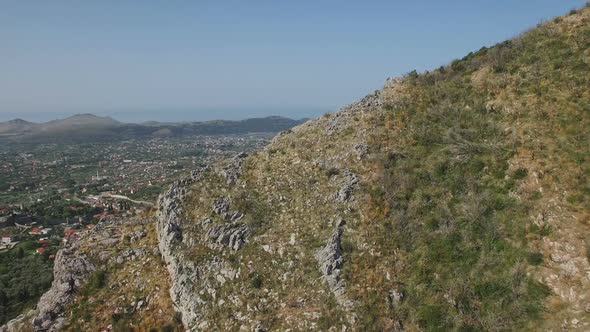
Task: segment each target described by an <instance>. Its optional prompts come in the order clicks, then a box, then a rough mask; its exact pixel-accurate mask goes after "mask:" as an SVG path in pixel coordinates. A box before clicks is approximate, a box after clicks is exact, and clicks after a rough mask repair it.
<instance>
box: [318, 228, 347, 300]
mask: <svg viewBox="0 0 590 332" xmlns="http://www.w3.org/2000/svg"><path fill="white" fill-rule="evenodd" d="M345 224H346V222H345V221H344V220H343V219H340V220H338V222H337V224H336V227H335V228H334V231H333V232H332V235H331V236H330V239H328V243H326V245H325V246H324V247H323V248H322V249H320V250H319V251H318V252H317V253H316V255H315V257H316V259H317V261H318V263H319V267H320V271H321V272H322V276H323V278H324V280H325V281H326V283H327V284H328V287H329V288H330V290H331V291H332V293H333V294H334V296H335V297H336V300H337V301H338V303H339V304H340V305H341V306H343V307H345V308H348V309H349V308H351V307H352V305H353V303H352V302H351V301H350V300H348V298H347V297H346V284H345V282H344V280H343V279H342V266H343V264H344V257H343V255H342V233H343V232H344V225H345Z"/></svg>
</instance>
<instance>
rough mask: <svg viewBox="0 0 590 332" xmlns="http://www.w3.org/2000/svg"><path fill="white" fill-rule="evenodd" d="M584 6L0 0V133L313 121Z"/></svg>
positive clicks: (477, 0) (557, 0)
mask: <svg viewBox="0 0 590 332" xmlns="http://www.w3.org/2000/svg"><path fill="white" fill-rule="evenodd" d="M584 3H585V0H580V1H577V0H518V1H516V0H496V1H483V0H469V1H468V0H462V1H452V0H450V1H354V2H353V1H322V0H315V1H303V0H301V1H220V0H218V1H196V0H195V1H164V0H162V1H108V0H101V1H26V0H14V1H9V0H6V1H2V2H0V121H1V120H6V119H8V118H13V117H16V116H18V117H21V118H25V119H28V120H33V121H40V120H47V119H48V118H52V117H56V116H61V115H67V114H73V113H86V112H92V113H96V114H101V115H112V116H114V117H116V118H119V119H121V120H124V121H143V120H149V119H154V120H167V119H168V120H171V121H178V120H203V119H213V118H231V119H235V118H247V117H253V116H263V115H270V114H277V115H285V116H291V117H295V118H299V117H306V116H315V115H318V114H321V113H323V112H326V111H333V110H335V109H337V108H338V107H340V106H342V105H343V104H346V103H350V102H352V101H354V100H356V99H358V98H359V97H362V96H363V95H365V94H367V93H369V92H371V91H373V90H375V89H378V88H380V87H381V86H382V84H383V82H384V80H385V79H386V78H387V77H388V76H397V75H400V74H403V73H406V72H408V71H410V70H412V69H417V70H419V71H421V70H426V69H431V68H435V67H438V66H440V65H442V64H446V63H448V62H450V61H451V60H452V59H454V58H458V57H462V56H463V55H465V54H466V53H468V52H469V51H472V50H476V49H479V48H480V47H481V46H484V45H492V44H494V43H496V42H499V41H502V40H504V39H507V38H510V37H512V36H514V35H517V34H518V33H520V32H522V31H524V30H526V29H527V28H529V27H532V26H534V25H536V24H537V23H539V22H541V21H542V20H543V19H548V18H551V17H553V16H557V15H561V14H564V13H566V12H567V11H569V10H570V9H572V8H574V7H580V6H582V5H583V4H584Z"/></svg>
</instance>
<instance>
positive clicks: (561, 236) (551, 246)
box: [184, 8, 590, 331]
mask: <svg viewBox="0 0 590 332" xmlns="http://www.w3.org/2000/svg"><path fill="white" fill-rule="evenodd" d="M589 16H590V8H585V9H582V10H581V11H579V12H576V13H572V15H569V16H567V17H563V18H558V19H555V20H553V21H550V22H546V23H544V24H543V25H541V26H539V27H537V28H536V29H533V30H531V31H529V32H527V33H525V34H523V35H522V36H519V37H518V38H515V39H514V40H511V41H508V42H504V43H501V44H499V45H496V46H494V47H492V48H489V49H486V48H484V49H482V50H480V51H478V52H476V53H474V54H470V55H468V56H467V57H465V58H464V59H462V60H458V61H455V62H453V63H452V64H451V65H449V66H447V67H444V68H440V69H438V70H435V71H433V72H427V73H422V74H416V73H410V74H408V75H407V76H406V77H404V78H403V79H401V80H399V81H395V82H393V83H389V84H388V85H387V86H386V87H385V88H384V89H383V90H382V91H381V92H379V93H380V95H381V96H382V98H383V99H385V105H384V107H364V108H363V109H361V110H359V111H357V112H343V113H336V114H331V115H326V116H324V117H322V118H320V119H318V120H313V121H310V122H308V123H306V124H304V125H302V126H299V127H297V128H295V129H293V130H292V131H291V132H290V133H288V134H286V135H283V136H281V137H279V138H278V139H277V140H276V141H275V142H273V143H272V144H271V145H270V146H269V147H268V148H267V149H265V150H264V151H261V152H259V153H256V154H255V155H254V156H252V157H250V158H248V160H247V163H246V167H245V168H246V172H245V174H244V176H243V179H242V181H243V182H242V183H241V184H240V185H238V186H233V187H232V186H227V185H226V184H225V183H224V181H223V180H222V179H221V178H220V177H219V175H216V174H215V173H214V172H210V173H209V175H208V176H207V177H206V178H205V180H204V181H203V183H199V184H197V185H195V186H193V188H192V190H193V194H192V198H191V199H189V201H188V203H187V204H188V205H189V207H190V208H189V209H188V211H189V212H188V215H187V217H188V218H187V219H188V220H191V222H190V224H188V225H185V227H187V233H190V232H191V230H190V228H191V227H193V230H192V232H193V234H199V232H200V226H199V223H200V221H202V220H204V219H205V218H207V217H212V218H213V222H223V221H222V220H218V219H219V218H218V217H216V216H215V215H213V214H212V212H211V206H212V204H213V201H214V200H215V199H217V198H218V197H220V196H224V195H228V196H230V197H232V201H233V208H234V209H239V210H241V211H242V212H245V213H246V222H248V223H250V224H251V225H252V226H253V227H255V229H256V236H255V237H254V238H253V239H252V240H251V241H250V243H249V244H248V245H246V246H245V247H244V248H243V249H241V250H240V251H238V252H230V251H223V252H221V253H218V252H216V251H212V250H211V249H208V248H207V247H206V246H204V245H196V246H193V247H189V248H185V249H184V250H186V252H187V254H188V257H191V259H192V260H194V261H195V262H200V263H202V262H207V261H208V260H210V259H211V257H213V256H214V255H221V257H222V258H223V259H224V260H226V261H227V262H229V264H231V265H233V266H234V267H235V268H239V269H240V271H241V273H240V277H239V278H238V280H234V281H232V282H226V283H221V284H220V285H219V287H218V288H217V289H216V297H215V298H214V299H210V298H209V297H208V295H207V294H203V300H205V301H208V304H206V305H205V306H204V310H205V319H207V320H209V321H210V322H215V323H212V324H215V325H216V326H217V327H218V328H226V329H234V328H238V327H239V326H241V325H244V324H247V322H251V321H255V322H258V321H259V322H262V323H263V325H264V326H266V327H268V328H271V329H281V328H287V327H290V328H294V329H300V330H308V329H314V328H315V329H322V330H325V329H328V328H329V327H336V328H340V326H341V325H353V326H355V327H356V328H357V329H359V330H388V329H392V328H393V327H394V326H395V325H396V324H397V323H398V322H399V323H401V324H402V325H403V326H404V327H405V328H406V329H407V330H433V331H435V330H443V331H446V330H507V329H508V330H515V329H532V328H536V327H539V326H545V327H548V328H556V327H560V326H561V325H562V324H563V321H564V319H566V320H567V321H566V325H570V324H571V325H573V327H576V326H577V327H578V328H583V326H584V325H583V324H585V323H587V322H589V317H588V314H587V313H586V312H585V307H584V306H585V305H586V304H585V302H584V301H585V300H584V299H583V298H581V296H583V295H585V294H588V280H587V277H586V276H585V275H584V274H585V273H586V271H585V269H587V268H588V257H587V256H586V255H588V253H587V250H588V249H587V244H586V243H585V241H588V239H587V238H584V237H587V234H588V233H589V232H588V231H589V229H588V228H589V225H588V224H589V211H588V206H589V204H590V190H589V188H590V187H589V182H588V181H589V180H588V175H590V159H589V157H588V156H590V153H589V152H590V151H588V150H589V149H590V148H589V145H588V142H590V137H589V135H590V132H588V130H587V128H588V127H589V124H590V123H589V122H590V117H589V112H590V92H589V89H588V87H589V86H590V82H589V78H590V75H589V72H590V70H589V68H590V53H589V52H590V51H589V46H590V21H589V20H590V18H589ZM335 124H336V128H337V129H336V130H333V129H332V128H334V125H335ZM362 143H368V146H369V150H368V154H367V156H365V157H363V158H360V159H359V158H357V154H356V153H355V150H356V149H355V147H356V146H357V145H358V144H362ZM346 169H348V170H351V171H353V172H355V173H357V174H359V176H360V178H361V185H360V188H359V189H357V190H356V191H355V193H354V196H355V200H354V201H353V202H351V203H336V202H335V200H334V199H333V195H334V194H335V193H336V192H337V191H338V189H339V187H340V185H341V183H342V181H343V180H344V170H346ZM338 217H343V218H345V219H346V220H347V222H348V223H347V226H346V230H345V233H344V244H343V247H344V248H343V249H344V251H345V266H344V274H345V279H346V282H347V296H348V297H349V298H350V299H352V300H353V301H355V303H356V305H355V306H354V308H353V311H352V313H350V312H345V311H343V310H342V309H341V308H339V307H338V306H337V305H336V303H335V301H334V299H333V296H332V295H331V293H330V292H329V290H328V289H327V288H326V287H325V285H324V284H323V282H322V281H321V279H320V275H319V272H318V270H317V268H316V265H317V263H316V262H315V259H314V257H313V255H314V253H315V252H316V250H317V249H318V248H320V247H321V246H322V245H323V244H324V243H325V241H326V239H327V238H328V237H329V235H330V233H331V231H332V227H333V225H334V223H333V221H334V220H335V219H336V218H338ZM263 245H268V246H269V247H263ZM555 254H558V255H560V257H561V258H560V257H556V256H555ZM552 255H553V256H552ZM564 255H566V258H563V256H564ZM562 258H563V259H562ZM391 290H397V291H399V292H403V293H404V294H405V296H404V301H403V302H402V303H401V304H399V303H395V302H392V301H390V300H389V297H388V294H389V292H390V291H391ZM572 292H573V294H574V295H572ZM234 296H237V298H238V299H239V301H236V300H235V297H234ZM219 299H223V300H224V301H223V302H222V304H220V303H221V302H220V301H219ZM253 308H254V309H253ZM238 314H239V315H240V316H246V317H247V318H248V319H249V320H245V321H242V322H238V321H236V319H235V317H236V315H238ZM572 319H576V320H578V321H577V322H576V321H574V322H573V323H572Z"/></svg>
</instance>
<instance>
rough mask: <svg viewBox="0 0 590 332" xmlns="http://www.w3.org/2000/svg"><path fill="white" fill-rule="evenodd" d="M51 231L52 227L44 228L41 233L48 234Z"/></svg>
mask: <svg viewBox="0 0 590 332" xmlns="http://www.w3.org/2000/svg"><path fill="white" fill-rule="evenodd" d="M49 232H51V228H43V229H42V230H41V233H43V235H47V234H48V233H49Z"/></svg>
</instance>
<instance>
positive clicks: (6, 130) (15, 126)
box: [0, 119, 36, 135]
mask: <svg viewBox="0 0 590 332" xmlns="http://www.w3.org/2000/svg"><path fill="white" fill-rule="evenodd" d="M35 125H36V124H35V123H32V122H28V121H25V120H23V119H14V120H10V121H7V122H0V135H11V134H18V133H23V132H27V131H29V130H31V129H32V128H34V127H35Z"/></svg>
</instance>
